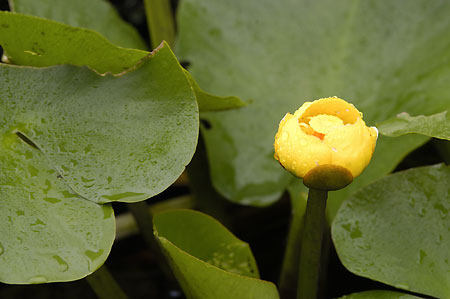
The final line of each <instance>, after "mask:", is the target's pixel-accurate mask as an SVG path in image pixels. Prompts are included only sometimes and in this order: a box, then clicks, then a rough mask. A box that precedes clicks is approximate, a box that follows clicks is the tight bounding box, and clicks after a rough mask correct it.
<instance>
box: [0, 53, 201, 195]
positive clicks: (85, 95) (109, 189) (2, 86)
mask: <svg viewBox="0 0 450 299" xmlns="http://www.w3.org/2000/svg"><path fill="white" fill-rule="evenodd" d="M0 74H1V75H0V76H1V77H2V78H3V79H4V80H2V81H1V82H0V90H2V91H3V95H2V98H1V105H2V113H3V114H4V120H3V121H2V129H3V130H5V131H4V133H11V132H15V131H18V132H20V133H21V134H22V135H25V136H26V137H27V138H28V139H30V140H32V142H33V143H34V144H35V145H37V147H38V148H39V149H41V150H42V152H43V153H44V154H45V155H46V156H47V157H48V159H49V161H50V162H51V163H52V164H53V166H54V167H55V169H56V170H57V171H58V172H59V173H60V174H61V176H62V177H63V178H64V180H65V181H66V182H67V183H68V184H69V186H70V187H71V188H73V190H74V191H75V192H77V193H78V194H80V195H81V196H83V197H84V198H87V199H89V200H92V201H94V202H100V203H103V202H110V201H127V202H134V201H140V200H144V199H147V198H150V197H152V196H154V195H156V194H158V193H160V192H161V191H163V190H164V189H166V188H167V187H168V186H169V185H170V184H172V183H173V182H174V181H175V180H176V178H178V177H179V175H180V174H181V173H182V172H183V170H184V167H185V166H186V165H187V164H188V163H189V161H190V159H191V158H192V155H193V153H194V151H195V147H196V144H197V137H198V110H197V104H196V102H195V97H194V94H193V92H192V89H191V86H190V84H189V81H188V80H187V79H186V77H185V75H184V72H183V70H182V68H181V67H180V66H179V64H178V62H177V60H176V58H175V57H174V56H173V53H172V52H171V50H170V49H169V47H168V46H162V47H161V48H160V49H159V50H158V52H157V53H155V54H154V55H153V56H152V57H150V58H149V59H148V60H146V61H145V62H144V63H143V65H142V66H141V67H140V68H139V69H137V70H136V71H134V72H131V73H129V74H127V75H126V76H123V77H120V78H115V77H112V76H106V77H100V76H98V75H96V74H95V73H93V72H91V71H90V70H88V69H86V68H77V67H70V66H66V67H53V68H46V69H32V68H23V67H11V66H5V65H3V67H1V68H0Z"/></svg>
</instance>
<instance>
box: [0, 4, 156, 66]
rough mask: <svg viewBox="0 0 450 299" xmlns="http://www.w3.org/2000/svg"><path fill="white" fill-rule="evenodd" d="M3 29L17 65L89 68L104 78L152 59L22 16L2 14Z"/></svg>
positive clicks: (84, 32) (1, 38)
mask: <svg viewBox="0 0 450 299" xmlns="http://www.w3.org/2000/svg"><path fill="white" fill-rule="evenodd" d="M0 26H1V28H2V34H1V35H0V45H1V46H2V47H3V49H4V51H5V53H6V56H7V57H8V59H9V60H10V62H11V63H13V64H19V65H28V66H51V65H60V64H72V65H78V66H84V65H87V66H89V67H91V68H92V69H94V70H96V71H97V72H99V73H101V74H104V73H107V72H109V73H112V74H120V73H122V72H125V71H127V70H129V69H132V68H134V67H135V65H136V64H137V63H138V62H140V61H141V60H143V59H145V58H146V57H147V56H148V55H149V53H148V52H146V51H141V50H136V49H125V48H121V47H118V46H115V45H113V44H112V43H111V42H109V41H108V40H107V39H105V38H104V37H103V36H101V35H100V34H99V33H97V32H95V31H93V30H90V29H84V28H78V27H72V26H69V25H65V24H63V23H59V22H55V21H51V20H47V19H42V18H38V17H34V16H28V15H23V14H19V13H10V12H6V11H0Z"/></svg>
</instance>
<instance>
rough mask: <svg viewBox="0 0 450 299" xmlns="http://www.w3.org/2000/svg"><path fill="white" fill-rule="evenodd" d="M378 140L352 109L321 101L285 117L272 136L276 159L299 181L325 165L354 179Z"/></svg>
mask: <svg viewBox="0 0 450 299" xmlns="http://www.w3.org/2000/svg"><path fill="white" fill-rule="evenodd" d="M377 137H378V131H377V129H376V128H375V127H367V126H366V124H365V122H364V121H363V119H362V113H361V112H359V111H358V110H357V109H356V108H355V106H353V105H352V104H350V103H347V102H346V101H344V100H342V99H340V98H337V97H330V98H323V99H319V100H316V101H314V102H306V103H304V104H303V105H302V106H301V107H300V108H299V109H298V110H297V111H296V112H295V113H294V115H292V114H290V113H287V114H286V115H285V116H284V118H283V119H282V120H281V122H280V125H279V128H278V132H277V134H276V136H275V143H274V147H275V159H277V160H278V161H279V162H280V164H281V165H282V166H283V167H284V168H285V169H287V170H288V171H290V172H291V173H292V174H294V175H295V176H297V177H300V178H304V177H305V176H306V175H307V174H308V173H309V172H310V171H311V170H313V169H315V168H317V167H319V166H321V167H319V168H323V166H325V165H326V166H327V167H328V166H331V168H333V167H334V166H335V167H338V168H340V169H341V168H342V169H345V170H347V171H348V172H349V175H350V174H351V176H352V178H351V179H353V178H354V177H357V176H358V175H360V174H361V173H362V171H363V170H364V169H365V168H366V166H367V165H368V164H369V162H370V159H371V158H372V154H373V151H374V149H375V144H376V140H377ZM327 167H325V168H327ZM350 181H351V180H350Z"/></svg>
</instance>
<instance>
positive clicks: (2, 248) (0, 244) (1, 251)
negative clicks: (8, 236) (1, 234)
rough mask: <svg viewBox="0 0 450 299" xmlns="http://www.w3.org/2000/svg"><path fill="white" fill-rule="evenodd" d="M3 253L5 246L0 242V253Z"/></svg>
mask: <svg viewBox="0 0 450 299" xmlns="http://www.w3.org/2000/svg"><path fill="white" fill-rule="evenodd" d="M3 253H5V248H4V247H3V244H2V243H0V255H2V254H3Z"/></svg>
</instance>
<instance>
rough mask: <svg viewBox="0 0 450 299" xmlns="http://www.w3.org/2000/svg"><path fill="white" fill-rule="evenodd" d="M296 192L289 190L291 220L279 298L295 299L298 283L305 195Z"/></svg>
mask: <svg viewBox="0 0 450 299" xmlns="http://www.w3.org/2000/svg"><path fill="white" fill-rule="evenodd" d="M295 189H296V190H291V189H288V190H289V193H290V199H291V209H292V218H291V222H290V225H289V234H288V239H287V244H286V250H285V253H284V258H283V264H282V267H281V273H280V281H279V284H278V289H279V291H280V298H282V299H288V298H295V294H296V290H297V282H298V264H299V259H300V256H299V252H300V245H301V239H302V233H303V224H304V223H305V221H304V216H305V211H306V198H307V194H306V193H304V192H300V191H299V190H297V189H298V188H295Z"/></svg>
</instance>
